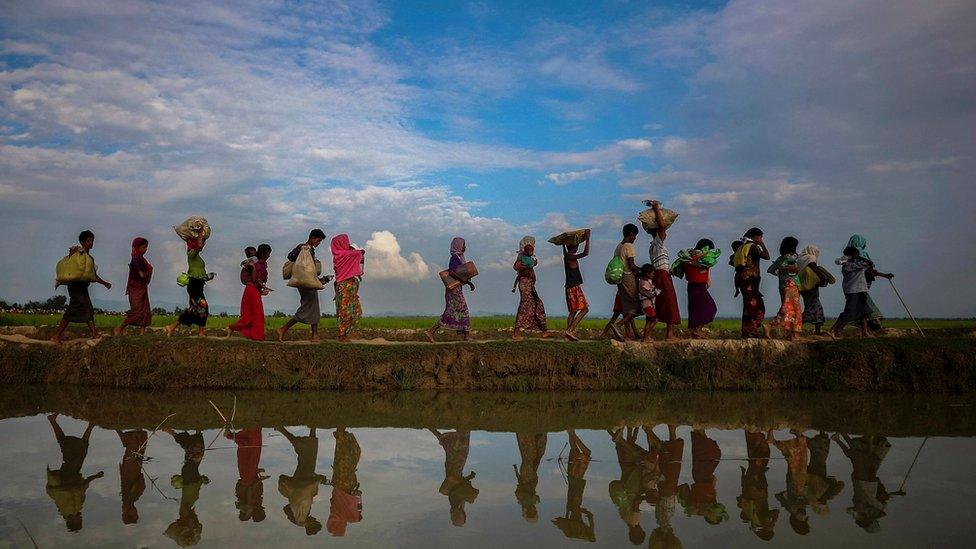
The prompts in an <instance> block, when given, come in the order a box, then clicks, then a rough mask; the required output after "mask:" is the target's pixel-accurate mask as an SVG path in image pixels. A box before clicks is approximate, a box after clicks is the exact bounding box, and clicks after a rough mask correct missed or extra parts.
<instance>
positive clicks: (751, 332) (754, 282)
mask: <svg viewBox="0 0 976 549" xmlns="http://www.w3.org/2000/svg"><path fill="white" fill-rule="evenodd" d="M738 286H739V291H740V292H742V337H759V329H760V328H762V323H763V319H765V318H766V303H765V302H764V301H763V295H762V294H761V293H760V292H759V278H746V279H740V280H738Z"/></svg>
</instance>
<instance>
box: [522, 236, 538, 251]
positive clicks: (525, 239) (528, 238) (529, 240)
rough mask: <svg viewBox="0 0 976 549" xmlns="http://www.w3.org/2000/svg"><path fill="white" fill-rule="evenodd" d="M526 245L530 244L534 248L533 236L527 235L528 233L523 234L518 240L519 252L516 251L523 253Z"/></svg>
mask: <svg viewBox="0 0 976 549" xmlns="http://www.w3.org/2000/svg"><path fill="white" fill-rule="evenodd" d="M526 246H532V247H533V248H535V237H534V236H528V235H526V236H523V237H522V240H520V241H519V252H518V253H519V254H520V255H524V254H525V247H526Z"/></svg>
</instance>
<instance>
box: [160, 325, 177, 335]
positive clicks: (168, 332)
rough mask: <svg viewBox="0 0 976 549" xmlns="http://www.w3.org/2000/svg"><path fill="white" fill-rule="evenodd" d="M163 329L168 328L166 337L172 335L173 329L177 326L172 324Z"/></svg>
mask: <svg viewBox="0 0 976 549" xmlns="http://www.w3.org/2000/svg"><path fill="white" fill-rule="evenodd" d="M163 329H164V330H166V337H171V336H172V335H173V331H174V330H176V326H175V325H173V324H170V325H169V326H166V327H165V328H163Z"/></svg>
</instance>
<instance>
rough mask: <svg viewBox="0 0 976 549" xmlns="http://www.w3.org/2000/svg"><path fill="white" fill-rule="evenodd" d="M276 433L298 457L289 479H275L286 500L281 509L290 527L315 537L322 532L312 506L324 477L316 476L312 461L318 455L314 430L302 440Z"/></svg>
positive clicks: (277, 429) (283, 477)
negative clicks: (298, 527) (288, 444)
mask: <svg viewBox="0 0 976 549" xmlns="http://www.w3.org/2000/svg"><path fill="white" fill-rule="evenodd" d="M275 430H276V431H278V432H279V433H281V434H282V435H284V436H285V438H286V439H288V442H290V443H291V446H292V448H293V449H294V450H295V454H296V455H297V456H298V463H296V464H295V472H294V473H293V474H292V475H291V476H288V475H281V476H279V477H278V492H280V493H281V495H282V496H284V497H285V499H287V500H288V504H287V505H285V507H284V509H283V510H284V512H285V516H286V517H288V520H290V521H291V522H292V524H295V525H296V526H301V527H302V528H304V529H305V533H306V534H307V535H309V536H314V535H315V534H318V533H319V531H320V530H322V523H321V522H319V520H318V519H317V518H315V517H313V516H312V503H314V502H315V496H316V495H318V493H319V484H325V483H326V478H325V475H320V474H318V473H316V472H315V460H316V459H318V455H319V439H318V437H316V436H315V427H311V428H310V429H309V430H308V435H307V436H304V437H298V436H295V435H293V434H291V432H290V431H288V429H285V428H284V427H275Z"/></svg>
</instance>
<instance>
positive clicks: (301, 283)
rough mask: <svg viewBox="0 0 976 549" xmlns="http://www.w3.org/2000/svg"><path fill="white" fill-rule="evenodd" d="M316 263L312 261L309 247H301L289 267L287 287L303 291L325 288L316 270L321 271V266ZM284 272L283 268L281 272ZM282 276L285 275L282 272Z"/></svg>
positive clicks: (306, 245)
mask: <svg viewBox="0 0 976 549" xmlns="http://www.w3.org/2000/svg"><path fill="white" fill-rule="evenodd" d="M316 263H317V262H316V261H315V260H314V259H312V252H311V251H310V248H309V245H308V244H304V245H302V250H301V251H300V252H298V258H296V259H295V262H294V264H292V265H291V278H289V279H288V285H289V286H291V287H292V288H302V289H305V290H321V289H322V288H325V284H322V281H321V280H319V277H318V269H321V265H316ZM284 270H285V269H284V267H283V268H282V271H284ZM282 274H285V273H284V272H283V273H282Z"/></svg>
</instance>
